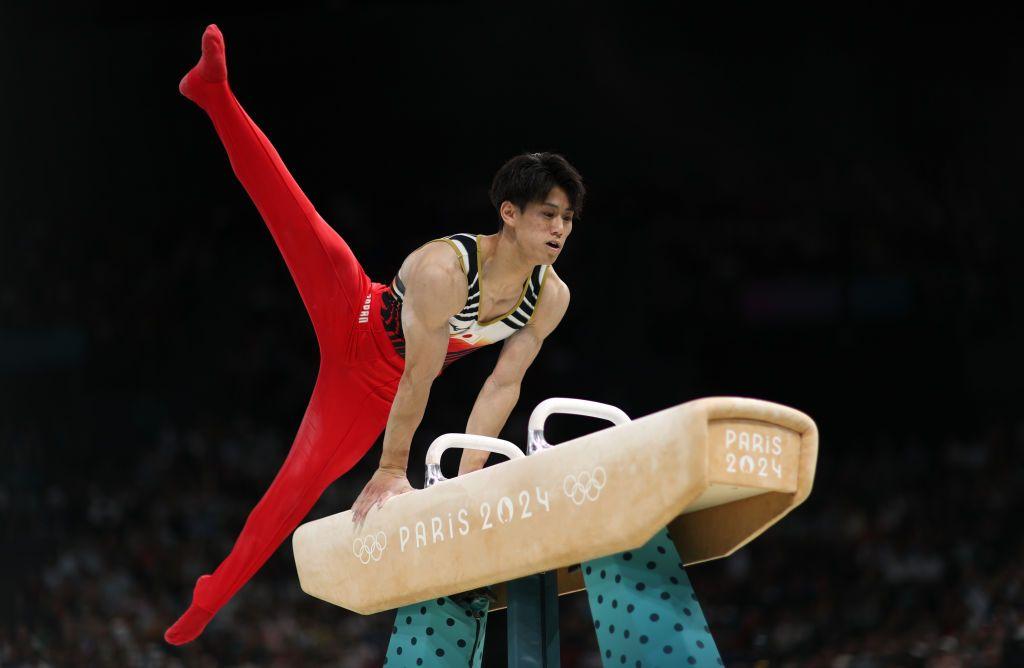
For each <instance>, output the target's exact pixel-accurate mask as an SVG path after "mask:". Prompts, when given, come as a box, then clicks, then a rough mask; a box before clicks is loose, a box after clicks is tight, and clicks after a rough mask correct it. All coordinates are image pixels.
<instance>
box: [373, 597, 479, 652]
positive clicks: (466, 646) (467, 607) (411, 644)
mask: <svg viewBox="0 0 1024 668" xmlns="http://www.w3.org/2000/svg"><path fill="white" fill-rule="evenodd" d="M489 607H490V601H489V600H488V599H487V598H486V597H485V596H477V597H473V598H471V599H469V600H467V601H465V602H461V601H460V602H456V601H454V600H453V599H452V598H451V597H448V596H446V597H444V598H439V599H436V600H432V601H424V602H422V603H416V604H414V605H407V606H405V607H404V608H399V609H398V614H397V615H396V616H395V624H394V626H393V627H392V629H391V641H390V642H389V643H388V653H387V656H386V657H385V659H384V665H386V666H387V667H388V668H406V667H407V666H408V668H416V666H430V667H432V668H441V667H444V668H448V667H449V666H467V667H469V668H480V661H481V660H482V659H483V655H484V637H485V633H486V630H487V611H488V608H489Z"/></svg>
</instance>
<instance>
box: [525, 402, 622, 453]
mask: <svg viewBox="0 0 1024 668" xmlns="http://www.w3.org/2000/svg"><path fill="white" fill-rule="evenodd" d="M555 413H568V414H570V415H583V416H586V417H595V418H600V419H602V420H608V421H609V422H611V423H613V424H617V425H618V424H625V423H627V422H629V421H630V420H629V416H628V415H626V413H625V412H624V411H623V410H622V409H620V408H616V407H615V406H612V405H611V404H602V403H598V402H597V401H587V400H586V399H569V398H567V397H552V398H551V399H545V400H544V401H542V402H540V403H539V404H537V407H536V408H534V409H533V413H531V414H530V423H529V436H528V438H527V444H526V451H527V454H531V455H532V454H535V453H537V452H539V451H541V450H546V449H547V448H551V447H554V446H553V445H551V444H550V443H548V442H547V441H546V440H544V423H545V422H547V419H548V418H549V417H551V416H552V415H554V414H555Z"/></svg>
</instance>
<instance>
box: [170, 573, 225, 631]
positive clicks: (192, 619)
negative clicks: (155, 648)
mask: <svg viewBox="0 0 1024 668" xmlns="http://www.w3.org/2000/svg"><path fill="white" fill-rule="evenodd" d="M209 577H210V576H209V575H203V576H202V577H200V578H199V581H198V582H196V590H198V589H199V585H201V584H202V583H203V580H205V579H207V578H209ZM214 614H215V613H212V612H210V611H209V610H207V609H206V608H203V607H201V606H199V605H197V604H196V603H195V593H194V592H193V596H192V605H190V606H188V610H186V611H185V614H184V615H182V616H181V617H179V618H178V621H176V622H174V625H173V626H171V628H169V629H167V630H166V631H165V632H164V640H166V641H167V642H169V643H170V644H172V645H184V644H185V643H187V642H192V641H193V640H195V639H196V638H198V637H199V634H200V633H202V632H203V629H205V628H206V625H207V624H209V623H210V620H211V619H213V615H214Z"/></svg>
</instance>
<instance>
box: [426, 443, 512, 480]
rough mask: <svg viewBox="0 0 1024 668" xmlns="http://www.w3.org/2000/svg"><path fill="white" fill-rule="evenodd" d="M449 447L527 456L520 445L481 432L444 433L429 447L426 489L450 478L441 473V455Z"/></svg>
mask: <svg viewBox="0 0 1024 668" xmlns="http://www.w3.org/2000/svg"><path fill="white" fill-rule="evenodd" d="M448 448H471V449H473V450H487V451H488V452H496V453H498V454H499V455H505V456H506V457H508V458H509V459H516V458H518V457H525V456H526V455H524V454H523V451H522V450H520V449H519V447H518V446H516V445H515V444H514V443H511V442H509V441H506V440H504V439H500V438H492V437H490V436H480V435H479V434H442V435H441V436H438V437H437V438H435V439H434V442H433V443H431V444H430V447H429V448H427V456H426V464H427V476H426V481H425V482H424V483H423V488H424V489H426V488H427V487H430V486H431V485H434V484H436V483H439V482H444V481H445V480H447V479H448V478H445V477H444V476H443V475H441V455H442V454H444V451H445V450H447V449H448Z"/></svg>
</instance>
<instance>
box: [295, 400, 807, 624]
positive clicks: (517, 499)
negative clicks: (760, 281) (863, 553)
mask: <svg viewBox="0 0 1024 668" xmlns="http://www.w3.org/2000/svg"><path fill="white" fill-rule="evenodd" d="M553 413H574V414H580V415H590V416H593V417H600V418H604V419H607V420H610V421H612V422H614V423H615V425H614V426H612V427H609V428H605V429H602V430H600V431H595V432H593V433H590V434H587V435H585V436H581V437H579V438H576V439H572V440H570V441H566V442H564V443H561V444H558V445H549V444H548V443H547V442H546V441H545V440H544V432H543V427H544V421H545V420H546V418H547V417H548V416H549V415H551V414H553ZM456 446H457V447H475V448H480V449H485V450H490V451H492V452H499V453H501V454H504V455H506V456H507V457H509V460H508V461H505V462H501V463H500V464H497V465H494V466H490V467H487V468H484V469H481V470H479V471H474V472H472V473H469V474H466V475H463V476H459V477H457V478H452V479H445V478H444V477H443V476H441V473H440V458H441V453H442V452H443V451H444V450H445V449H447V448H449V447H456ZM527 449H528V451H529V453H530V455H531V456H524V455H523V453H522V451H521V450H520V449H519V448H517V447H516V446H515V445H513V444H511V443H509V442H508V441H502V440H499V439H494V438H488V437H485V436H473V435H468V434H446V435H444V436H441V437H440V438H438V439H437V440H436V441H435V442H434V443H433V444H432V445H431V447H430V449H429V450H428V453H427V486H426V487H425V488H424V489H422V490H417V491H414V492H409V493H407V494H402V495H400V496H396V497H392V498H390V499H388V501H387V502H386V503H385V504H384V506H383V507H382V508H381V509H379V510H377V511H375V512H373V513H371V514H370V515H369V517H368V518H367V520H366V522H365V524H364V525H363V528H362V530H361V531H360V532H358V534H357V533H356V532H355V530H354V526H353V524H352V519H351V511H346V512H343V513H339V514H336V515H332V516H329V517H325V518H322V519H319V520H315V521H312V522H308V523H306V524H304V525H302V526H301V527H299V528H298V530H296V532H295V534H294V537H293V539H292V544H293V549H294V554H295V563H296V567H297V570H298V575H299V582H300V585H301V587H302V589H303V591H305V592H306V593H308V594H310V595H312V596H315V597H317V598H320V599H323V600H325V601H328V602H330V603H333V604H335V605H338V606H341V607H343V608H346V609H348V610H352V611H354V612H357V613H360V614H364V615H368V614H372V613H376V612H380V611H383V610H390V609H393V608H398V607H400V606H404V605H407V604H411V603H417V602H419V601H425V600H428V599H435V598H438V597H443V596H450V595H453V594H456V593H460V592H464V591H468V590H472V589H474V588H478V587H482V586H485V585H493V586H494V590H495V592H496V593H497V597H498V604H497V605H493V606H491V610H492V611H494V610H500V609H502V608H504V607H505V606H506V601H507V600H508V599H507V592H506V587H505V586H504V583H506V582H508V581H510V580H516V579H519V578H524V577H527V576H531V575H535V574H538V573H542V572H545V571H557V589H558V594H559V595H564V594H569V593H572V592H576V591H580V590H582V589H584V578H583V576H582V573H581V572H580V570H579V569H578V568H572V567H573V566H575V565H578V564H580V563H581V562H584V561H587V560H591V559H596V558H600V557H603V556H606V555H610V554H614V553H618V552H623V551H625V550H631V549H635V548H637V547H639V546H641V545H643V544H644V543H646V542H647V541H648V540H649V539H651V537H652V536H653V535H654V534H655V532H657V531H659V530H660V529H663V528H665V527H666V526H667V527H668V531H669V534H670V536H671V539H672V542H673V543H674V544H675V546H676V548H677V549H678V552H679V555H680V556H681V557H682V560H683V562H684V563H685V564H686V565H690V564H695V563H699V562H702V561H708V560H710V559H718V558H721V557H725V556H728V555H730V554H732V553H733V552H735V551H736V550H737V549H739V548H740V547H742V546H743V545H745V544H747V543H748V542H750V541H751V540H753V539H754V538H756V537H757V536H759V535H760V534H761V533H762V532H764V531H765V530H766V529H767V528H768V527H770V526H771V525H772V524H774V523H775V522H777V521H779V520H780V519H781V518H782V517H784V516H785V515H786V514H787V513H788V512H789V511H791V510H792V509H793V508H795V507H796V506H798V505H799V504H800V503H802V502H803V501H804V499H806V498H807V496H808V495H809V494H810V491H811V485H812V483H813V480H814V471H815V466H816V463H817V453H818V432H817V428H816V426H815V424H814V421H813V420H811V418H810V417H808V416H807V415H805V414H803V413H801V412H800V411H797V410H795V409H792V408H788V407H786V406H782V405H779V404H774V403H771V402H767V401H761V400H757V399H745V398H734V397H712V398H706V399H699V400H696V401H690V402H687V403H683V404H680V405H677V406H674V407H672V408H668V409H665V410H662V411H659V412H657V413H653V414H651V415H647V416H645V417H642V418H639V419H637V420H633V421H629V418H628V417H627V416H626V415H625V414H624V413H623V412H622V411H621V410H619V409H617V408H614V407H612V406H607V405H604V404H598V403H595V402H588V401H581V400H576V399H548V400H546V401H544V402H542V403H541V404H540V405H538V407H537V408H536V409H535V410H534V413H533V414H532V415H531V418H530V433H529V439H528V447H527ZM556 610H557V607H556Z"/></svg>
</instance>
